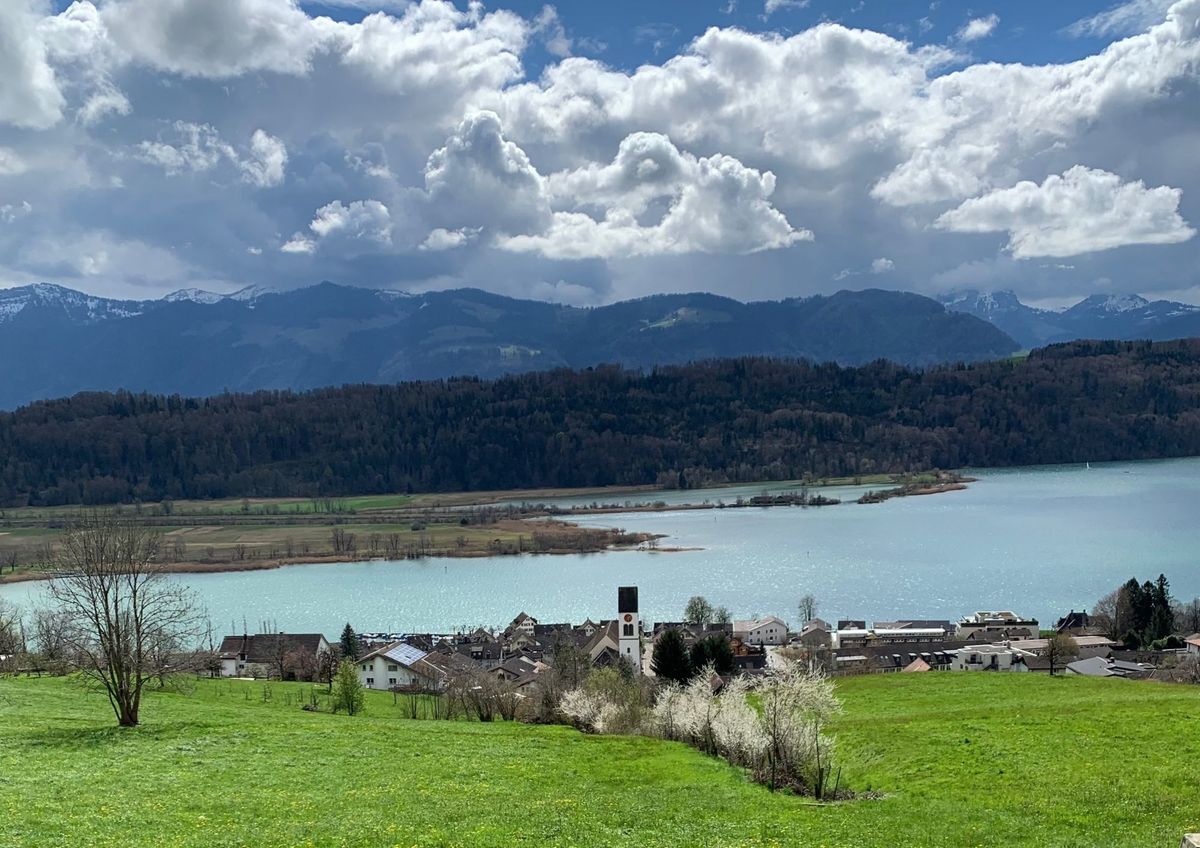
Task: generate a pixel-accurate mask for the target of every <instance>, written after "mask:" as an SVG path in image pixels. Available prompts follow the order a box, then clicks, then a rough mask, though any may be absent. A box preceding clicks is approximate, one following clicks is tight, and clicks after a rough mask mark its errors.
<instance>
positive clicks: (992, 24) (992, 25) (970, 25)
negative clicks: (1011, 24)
mask: <svg viewBox="0 0 1200 848" xmlns="http://www.w3.org/2000/svg"><path fill="white" fill-rule="evenodd" d="M999 24H1000V16H999V15H997V14H995V13H992V14H990V15H985V16H984V17H982V18H972V19H971V20H969V21H967V22H966V23H965V24H964V25H963V28H962V29H960V30H959V31H958V40H959V41H978V40H979V39H981V38H987V37H988V36H989V35H991V34H992V33H993V32H995V31H996V27H997V26H998V25H999Z"/></svg>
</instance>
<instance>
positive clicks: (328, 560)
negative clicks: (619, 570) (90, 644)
mask: <svg viewBox="0 0 1200 848" xmlns="http://www.w3.org/2000/svg"><path fill="white" fill-rule="evenodd" d="M653 538H663V537H662V536H657V537H653ZM649 541H650V539H646V540H643V541H640V542H636V543H632V544H628V543H623V544H612V545H607V546H605V547H595V548H582V549H581V548H568V547H561V548H549V549H547V550H540V551H520V552H515V551H514V552H511V553H497V552H495V551H449V550H446V551H430V552H429V553H427V554H425V555H424V556H419V557H403V558H400V559H389V558H388V557H386V556H362V555H358V554H328V555H325V556H322V555H320V554H308V555H297V556H295V557H275V558H273V559H255V560H238V561H225V560H217V561H205V560H197V561H193V562H168V563H162V567H161V569H160V570H161V571H162V572H163V573H164V574H223V573H229V572H238V571H273V570H275V569H277V568H288V567H290V566H293V565H340V564H344V563H357V562H398V563H399V562H419V561H421V560H426V559H482V558H484V557H494V556H508V557H520V556H565V555H568V554H603V553H608V552H610V551H642V552H645V553H664V554H665V553H683V552H686V551H699V550H703V548H694V547H692V548H689V547H679V546H667V547H653V548H651V547H649V546H648V545H647V542H649ZM56 576H58V572H53V571H19V572H14V573H12V574H5V575H2V576H0V586H5V585H9V584H15V583H32V582H35V581H39V580H53V579H54V578H55V577H56Z"/></svg>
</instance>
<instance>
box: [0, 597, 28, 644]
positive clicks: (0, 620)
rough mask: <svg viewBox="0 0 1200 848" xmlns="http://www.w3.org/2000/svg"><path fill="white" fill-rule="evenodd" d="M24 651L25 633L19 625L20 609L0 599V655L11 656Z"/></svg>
mask: <svg viewBox="0 0 1200 848" xmlns="http://www.w3.org/2000/svg"><path fill="white" fill-rule="evenodd" d="M24 651H25V635H24V630H23V628H22V625H21V611H20V610H19V609H17V607H16V606H15V605H13V604H10V603H9V602H8V601H5V600H3V599H0V656H5V657H8V656H12V655H14V654H21V653H24Z"/></svg>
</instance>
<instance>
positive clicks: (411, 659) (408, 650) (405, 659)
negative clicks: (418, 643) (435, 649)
mask: <svg viewBox="0 0 1200 848" xmlns="http://www.w3.org/2000/svg"><path fill="white" fill-rule="evenodd" d="M383 655H384V656H385V657H387V658H388V659H389V660H393V661H395V662H398V663H400V664H401V665H412V664H413V663H415V662H417V660H420V659H422V658H424V657H427V656H428V655H429V652H428V651H422V650H421V649H420V648H414V647H413V646H412V645H406V644H400V645H397V646H396V647H394V648H389V649H388V650H386V651H384V653H383Z"/></svg>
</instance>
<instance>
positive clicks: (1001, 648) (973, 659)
mask: <svg viewBox="0 0 1200 848" xmlns="http://www.w3.org/2000/svg"><path fill="white" fill-rule="evenodd" d="M947 653H949V654H952V655H953V659H952V660H951V661H950V670H951V671H1029V668H1028V667H1027V666H1026V665H1025V659H1026V658H1027V657H1032V656H1033V654H1031V653H1030V652H1028V651H1022V650H1021V649H1020V648H1014V647H1012V646H1010V645H975V646H974V647H971V648H959V649H958V650H956V651H947Z"/></svg>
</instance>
